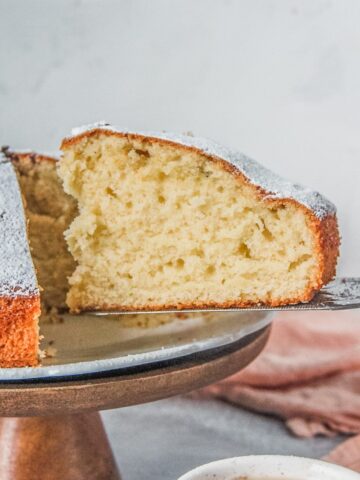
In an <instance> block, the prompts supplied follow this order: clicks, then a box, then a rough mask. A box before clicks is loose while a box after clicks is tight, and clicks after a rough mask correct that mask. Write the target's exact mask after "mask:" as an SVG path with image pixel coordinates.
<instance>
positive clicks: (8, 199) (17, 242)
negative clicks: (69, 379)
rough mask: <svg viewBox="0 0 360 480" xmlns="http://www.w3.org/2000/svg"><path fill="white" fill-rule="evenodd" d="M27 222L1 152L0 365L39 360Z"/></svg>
mask: <svg viewBox="0 0 360 480" xmlns="http://www.w3.org/2000/svg"><path fill="white" fill-rule="evenodd" d="M26 223H27V222H26V219H25V213H24V206H23V202H22V196H21V192H20V188H19V184H18V180H17V177H16V172H15V169H14V167H13V165H12V164H11V162H9V160H8V159H7V158H6V157H5V156H4V155H2V154H0V367H22V366H34V365H37V364H38V361H39V328H38V318H39V315H40V293H39V288H38V285H37V280H36V275H35V270H34V265H33V262H32V259H31V254H30V249H29V245H28V238H27V233H26V232H27V225H26Z"/></svg>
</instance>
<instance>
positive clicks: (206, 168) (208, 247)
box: [58, 124, 339, 312]
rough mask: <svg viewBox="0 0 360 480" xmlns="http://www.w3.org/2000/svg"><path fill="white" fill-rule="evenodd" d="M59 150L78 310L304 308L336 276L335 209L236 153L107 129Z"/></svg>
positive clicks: (90, 130)
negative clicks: (73, 210)
mask: <svg viewBox="0 0 360 480" xmlns="http://www.w3.org/2000/svg"><path fill="white" fill-rule="evenodd" d="M61 148H62V150H63V156H62V159H61V161H60V162H59V168H58V172H59V175H60V177H61V178H62V180H63V183H64V189H65V191H66V192H67V193H68V194H70V195H72V196H73V197H74V198H75V199H76V201H77V202H78V208H79V215H78V216H77V217H76V218H75V220H74V221H73V222H72V224H71V226H70V228H69V229H68V230H67V232H66V240H67V242H68V246H69V249H70V251H71V253H72V255H73V257H74V258H75V261H76V263H77V267H76V269H75V271H74V273H73V274H72V276H71V277H70V290H69V293H68V295H67V303H68V305H69V306H70V309H71V310H72V311H74V312H78V311H83V310H92V309H94V310H96V309H101V310H104V309H106V310H113V309H116V310H117V309H120V310H121V309H126V310H134V309H143V310H147V309H167V308H178V309H181V308H192V307H199V308H206V307H230V306H233V307H242V306H247V305H252V304H258V303H261V304H266V305H272V306H275V305H284V304H289V303H297V302H307V301H309V300H310V299H311V298H312V297H313V295H314V293H315V292H316V291H317V290H319V289H320V288H321V287H322V286H323V285H324V284H326V283H327V282H328V281H329V280H331V278H332V277H333V276H334V274H335V268H336V261H337V257H338V252H339V233H338V227H337V219H336V213H335V207H334V206H333V205H332V204H331V203H330V202H329V201H328V200H326V199H325V198H324V197H322V196H321V195H320V194H319V193H317V192H313V191H311V190H309V189H307V188H304V187H301V186H299V185H294V184H291V183H289V182H287V181H285V180H283V179H281V178H280V177H278V176H277V175H275V174H273V173H272V172H270V171H268V170H267V169H265V168H263V167H261V166H260V165H259V164H258V163H256V162H254V161H253V160H251V159H249V158H247V157H246V156H244V155H243V154H241V153H238V152H236V151H232V150H229V149H227V148H224V147H221V146H219V145H217V144H215V143H213V142H209V141H207V140H203V139H198V138H193V137H191V136H181V135H180V136H179V135H170V134H163V133H133V132H128V131H122V130H119V129H115V128H112V127H110V126H107V125H101V124H99V125H95V126H91V127H86V128H84V129H77V130H76V131H75V132H74V134H73V135H72V136H71V137H69V138H66V139H65V140H64V141H63V142H62V147H61Z"/></svg>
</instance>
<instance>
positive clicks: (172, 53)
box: [0, 0, 360, 275]
mask: <svg viewBox="0 0 360 480" xmlns="http://www.w3.org/2000/svg"><path fill="white" fill-rule="evenodd" d="M359 18H360V3H359V2H358V1H357V0H344V1H339V0H338V1H335V0H171V1H170V0H151V1H149V0H131V1H126V0H87V1H86V0H52V1H47V0H0V141H1V142H2V143H6V144H11V145H13V146H14V147H18V148H20V147H25V148H26V147H31V148H38V149H57V147H58V145H59V142H60V139H61V138H62V137H63V136H64V135H65V134H67V133H68V132H69V130H70V129H71V128H72V127H73V126H77V125H79V124H83V123H91V122H93V121H96V120H101V119H105V120H107V121H110V122H112V123H115V124H118V125H121V126H126V127H129V128H133V129H152V130H154V129H161V130H163V129H165V130H175V131H178V132H182V131H189V130H190V131H193V132H194V133H196V134H199V135H202V136H206V137H212V138H214V139H216V140H219V141H221V142H224V143H225V144H228V145H230V146H235V147H238V148H239V149H241V150H242V151H244V152H245V153H247V154H248V155H250V156H252V157H254V158H256V159H257V160H259V161H260V162H262V163H263V164H265V165H267V166H268V167H270V168H272V169H274V170H276V171H278V172H279V173H283V174H284V175H285V176H288V177H290V178H292V179H295V180H298V181H301V182H303V183H305V184H309V185H310V186H312V187H315V188H317V189H319V190H320V191H322V192H323V193H324V194H326V195H327V196H328V197H330V198H331V199H332V200H333V201H334V202H335V203H336V204H337V206H338V208H339V216H340V222H341V227H342V234H343V246H342V260H341V266H340V273H341V274H347V275H357V274H359V267H360V253H359V250H360V249H359V248H358V246H359V243H360V242H359V240H360V219H359V215H358V212H359V209H360V192H359V180H360V160H359V159H360V135H359V133H360V132H359V127H360V88H359V85H360V30H359Z"/></svg>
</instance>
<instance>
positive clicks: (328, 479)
mask: <svg viewBox="0 0 360 480" xmlns="http://www.w3.org/2000/svg"><path fill="white" fill-rule="evenodd" d="M243 477H244V480H245V478H246V479H247V480H253V479H254V480H360V474H359V473H356V472H353V471H352V470H348V469H347V468H343V467H339V466H338V465H334V464H332V463H328V462H323V461H321V460H313V459H310V458H302V457H291V456H282V455H251V456H247V457H236V458H227V459H225V460H219V461H217V462H212V463H208V464H206V465H203V466H201V467H198V468H195V470H191V472H188V473H186V474H185V475H183V476H182V477H180V478H179V479H178V480H241V479H242V478H243Z"/></svg>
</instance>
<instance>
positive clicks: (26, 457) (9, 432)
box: [0, 325, 270, 480]
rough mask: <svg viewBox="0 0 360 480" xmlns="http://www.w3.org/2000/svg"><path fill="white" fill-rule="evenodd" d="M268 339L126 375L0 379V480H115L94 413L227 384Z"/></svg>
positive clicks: (263, 332)
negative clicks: (229, 378) (230, 377)
mask: <svg viewBox="0 0 360 480" xmlns="http://www.w3.org/2000/svg"><path fill="white" fill-rule="evenodd" d="M269 331H270V326H269V325H267V326H262V327H261V328H259V329H257V330H255V331H253V332H252V333H250V334H246V335H245V336H243V337H242V338H240V339H236V340H234V341H230V342H228V343H226V344H224V345H220V346H216V347H214V348H206V349H203V350H201V349H200V350H199V351H196V352H192V353H190V354H187V355H184V356H180V357H177V358H174V359H171V358H169V359H166V360H163V359H161V360H159V361H155V362H150V363H144V364H142V365H141V364H140V365H135V366H130V367H128V368H126V369H118V370H108V371H106V372H95V373H93V374H92V373H86V374H81V375H66V376H63V377H61V376H59V375H55V376H54V377H49V376H47V377H45V378H42V377H38V378H26V376H29V375H24V377H25V378H23V379H21V380H19V379H16V378H15V379H13V378H10V379H8V378H7V379H5V380H4V379H3V378H2V379H0V382H1V383H0V415H1V416H2V417H3V418H2V419H1V420H0V479H1V480H10V479H11V480H33V479H41V480H60V479H62V480H63V479H69V480H115V479H116V480H119V479H120V474H119V472H118V469H117V466H116V463H115V461H114V458H113V455H112V452H111V448H110V445H109V442H108V439H107V436H106V433H105V430H104V427H103V425H102V421H101V419H100V415H99V413H98V411H99V410H103V409H110V408H117V407H125V406H129V405H136V404H141V403H145V402H151V401H154V400H158V399H162V398H165V397H170V396H173V395H178V394H183V393H186V392H189V391H191V390H194V389H197V388H200V387H203V386H205V385H208V384H211V383H213V382H215V381H217V380H220V379H222V378H224V377H226V376H229V375H231V374H233V373H235V372H236V371H238V370H240V369H241V368H243V367H245V366H246V365H247V364H248V363H249V362H251V361H252V360H253V359H254V358H255V357H256V356H257V355H258V354H259V353H260V351H261V350H262V348H263V347H264V345H265V343H266V340H267V338H268V335H269ZM40 368H43V367H40ZM14 370H15V369H14ZM23 370H26V369H23ZM15 373H16V372H15ZM30 377H31V375H30Z"/></svg>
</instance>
